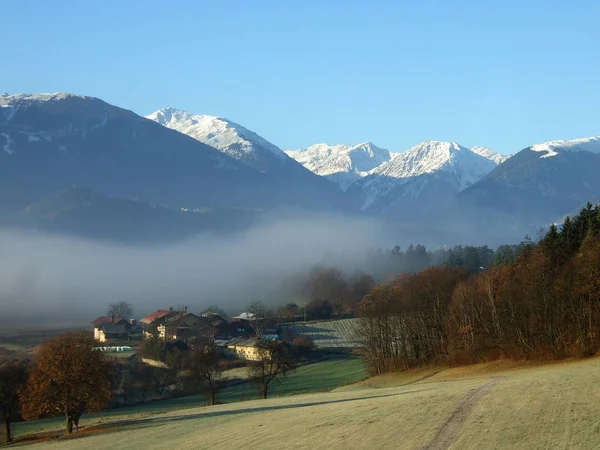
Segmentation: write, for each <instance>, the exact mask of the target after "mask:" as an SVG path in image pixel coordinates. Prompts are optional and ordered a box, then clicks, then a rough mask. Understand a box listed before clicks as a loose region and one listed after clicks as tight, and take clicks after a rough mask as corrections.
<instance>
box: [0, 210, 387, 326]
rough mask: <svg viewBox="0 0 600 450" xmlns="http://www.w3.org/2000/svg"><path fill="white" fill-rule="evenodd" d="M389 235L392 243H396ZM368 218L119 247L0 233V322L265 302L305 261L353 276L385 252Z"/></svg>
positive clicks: (381, 235)
mask: <svg viewBox="0 0 600 450" xmlns="http://www.w3.org/2000/svg"><path fill="white" fill-rule="evenodd" d="M396 237H398V236H396ZM393 242H394V240H393V239H392V238H391V236H390V233H389V231H388V230H387V228H386V227H385V226H384V225H383V224H382V223H381V222H378V221H375V220H370V219H357V218H347V217H344V218H341V217H334V216H310V217H308V216H303V217H296V218H293V217H287V218H285V219H279V220H273V221H271V222H270V223H264V224H262V225H258V226H256V227H254V228H252V229H251V230H249V231H247V232H244V233H240V234H237V235H235V236H230V237H223V236H219V237H216V236H214V235H210V234H204V235H199V236H197V237H195V238H193V239H190V240H188V241H186V242H184V243H181V244H177V245H171V246H163V247H143V248H141V247H129V246H124V245H116V244H112V245H111V244H104V243H102V244H101V243H98V242H94V241H87V240H82V239H76V238H68V237H57V236H52V235H46V234H41V233H32V232H27V233H24V232H19V231H11V230H3V231H0V323H3V324H6V323H12V324H16V323H19V322H21V323H22V322H27V323H29V324H32V322H36V323H40V322H46V323H67V322H81V323H89V322H91V321H92V320H93V319H95V318H96V316H98V315H101V314H105V313H106V309H107V307H108V305H109V304H110V303H113V302H117V301H121V300H124V301H128V302H130V303H132V305H133V307H134V312H135V316H136V317H138V318H139V317H142V316H144V315H146V314H148V313H150V312H152V311H153V310H155V309H158V308H167V307H169V306H174V307H175V306H177V305H188V306H189V307H190V310H191V311H192V312H199V311H201V310H202V309H203V308H205V307H206V306H209V305H213V304H217V305H219V306H221V307H222V308H223V309H225V310H226V311H229V312H232V313H236V312H238V311H239V312H241V311H242V310H243V308H244V307H246V306H247V305H248V304H249V303H250V302H252V301H254V300H263V301H267V302H269V303H271V304H273V305H276V304H277V305H278V304H282V303H284V302H286V301H289V300H290V299H288V298H281V295H282V286H281V283H282V280H287V279H289V278H290V277H291V276H294V275H298V274H302V273H305V272H306V271H307V270H308V269H309V267H310V266H312V265H314V264H319V263H323V264H335V265H336V266H338V267H340V268H342V269H345V270H355V269H359V268H360V267H359V266H360V264H362V262H363V261H364V255H365V253H366V252H367V250H368V249H371V248H373V247H377V246H390V245H392V244H393Z"/></svg>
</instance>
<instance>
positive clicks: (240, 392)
mask: <svg viewBox="0 0 600 450" xmlns="http://www.w3.org/2000/svg"><path fill="white" fill-rule="evenodd" d="M234 370H235V371H238V372H239V371H240V369H234ZM243 370H244V369H243V368H242V369H241V371H243ZM366 376H367V372H366V368H365V366H364V363H363V361H362V359H361V358H360V357H358V356H356V355H345V356H344V357H343V358H339V359H330V360H325V361H320V362H316V363H312V364H307V365H304V366H301V367H299V368H298V369H296V370H295V371H294V372H292V373H290V374H289V375H288V376H287V377H286V378H284V379H282V380H281V382H278V383H276V384H274V385H273V387H272V388H271V390H270V396H272V397H280V396H288V395H297V394H304V393H309V392H319V391H327V390H332V389H335V388H337V387H340V386H344V385H347V384H349V383H355V382H357V381H360V380H363V379H364V378H365V377H366ZM258 398H259V395H258V390H257V389H256V387H255V385H254V384H250V383H243V384H239V385H235V386H230V387H228V388H225V389H223V390H222V391H221V392H219V394H218V395H217V402H218V403H233V402H239V401H245V400H253V399H258ZM206 403H207V398H206V396H204V395H193V396H187V397H179V398H174V399H169V400H161V401H157V402H152V403H147V404H144V405H139V406H135V407H133V406H132V407H126V408H118V409H113V410H109V411H104V412H102V413H98V414H90V415H87V416H84V417H83V418H82V419H81V422H82V425H85V423H90V422H91V423H98V422H100V421H106V420H112V419H114V418H117V417H128V416H130V415H132V414H138V413H141V414H158V413H164V412H167V411H172V410H181V409H186V408H196V407H198V406H199V405H205V404H206ZM62 426H63V418H60V417H59V418H55V419H46V420H37V421H32V422H21V423H17V424H15V436H17V437H18V436H22V435H24V434H30V433H37V432H41V431H46V430H51V429H54V428H56V427H62Z"/></svg>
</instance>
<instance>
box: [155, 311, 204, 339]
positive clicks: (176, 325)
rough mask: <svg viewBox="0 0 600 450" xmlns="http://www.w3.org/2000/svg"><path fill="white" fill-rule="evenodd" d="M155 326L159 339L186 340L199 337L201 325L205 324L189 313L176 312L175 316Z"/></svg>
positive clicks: (166, 318)
mask: <svg viewBox="0 0 600 450" xmlns="http://www.w3.org/2000/svg"><path fill="white" fill-rule="evenodd" d="M161 322H162V323H161V324H160V325H158V326H157V330H158V335H159V337H160V338H161V339H165V340H167V341H171V340H184V341H185V340H187V339H190V338H194V337H196V336H198V335H200V332H201V330H202V328H203V325H204V324H205V323H206V321H205V320H203V319H202V318H201V317H198V316H197V315H195V314H192V313H189V312H178V313H177V314H176V315H169V316H167V317H165V320H164V321H161Z"/></svg>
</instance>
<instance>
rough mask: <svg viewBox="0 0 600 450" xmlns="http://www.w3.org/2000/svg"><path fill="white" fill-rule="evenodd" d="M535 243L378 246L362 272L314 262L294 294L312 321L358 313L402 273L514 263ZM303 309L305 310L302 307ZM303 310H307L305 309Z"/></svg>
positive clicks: (289, 308) (289, 311)
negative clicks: (364, 301)
mask: <svg viewBox="0 0 600 450" xmlns="http://www.w3.org/2000/svg"><path fill="white" fill-rule="evenodd" d="M533 245H534V243H533V241H532V240H531V239H530V238H529V237H525V239H524V241H523V242H521V243H520V244H518V245H502V246H500V247H498V249H496V250H493V249H491V248H489V247H488V246H477V247H476V246H468V245H467V246H462V245H459V246H455V247H453V248H448V249H439V250H435V251H429V250H427V249H426V247H425V246H423V245H412V244H411V245H409V246H408V248H407V249H406V250H403V249H401V248H400V247H398V246H396V247H394V248H393V249H381V248H379V249H375V250H372V251H370V252H369V253H368V254H367V255H366V259H365V261H364V263H363V266H364V267H365V269H364V270H362V271H355V272H351V273H346V272H344V271H342V270H341V269H339V268H337V267H335V266H333V265H318V266H314V267H313V268H312V269H311V270H310V272H309V273H308V275H307V276H301V277H299V278H298V279H295V280H293V281H292V283H291V285H292V288H291V294H290V293H286V295H291V296H292V297H293V298H298V299H300V300H299V301H298V303H306V313H307V318H308V319H331V318H333V317H342V316H357V315H358V314H359V307H358V306H359V302H360V301H361V300H362V299H363V298H364V296H365V295H366V294H367V293H368V292H369V291H370V290H371V289H372V288H373V287H374V286H375V285H376V284H382V283H383V284H385V283H390V282H393V281H394V279H395V278H396V277H398V276H399V275H409V274H417V273H418V272H420V271H422V270H423V269H426V268H428V267H434V266H437V267H446V268H461V269H463V271H464V273H466V274H477V273H481V272H483V271H485V270H486V269H489V268H492V267H496V266H500V265H503V264H510V263H512V262H514V261H515V260H516V259H517V257H518V256H519V255H521V254H523V253H525V252H526V251H528V250H529V249H530V248H531V247H532V246H533ZM301 307H302V308H301ZM303 307H304V304H302V305H298V304H296V303H290V304H288V305H286V306H285V307H283V308H281V309H280V311H279V313H280V314H279V315H280V317H281V318H282V319H286V318H287V319H289V320H293V319H294V318H297V317H299V314H300V313H301V311H300V309H303ZM302 312H303V311H302Z"/></svg>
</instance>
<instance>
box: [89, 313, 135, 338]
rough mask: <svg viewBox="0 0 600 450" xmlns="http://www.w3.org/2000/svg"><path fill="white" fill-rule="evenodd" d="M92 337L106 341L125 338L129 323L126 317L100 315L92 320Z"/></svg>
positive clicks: (127, 333)
mask: <svg viewBox="0 0 600 450" xmlns="http://www.w3.org/2000/svg"><path fill="white" fill-rule="evenodd" d="M92 325H93V326H94V339H96V340H97V341H100V342H106V341H107V340H110V339H127V338H128V337H129V331H130V330H131V323H130V322H129V321H128V320H127V319H123V318H121V317H114V316H110V317H108V316H100V317H98V318H97V319H96V320H94V321H93V322H92Z"/></svg>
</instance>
